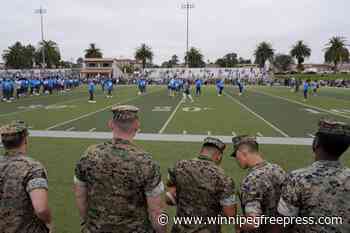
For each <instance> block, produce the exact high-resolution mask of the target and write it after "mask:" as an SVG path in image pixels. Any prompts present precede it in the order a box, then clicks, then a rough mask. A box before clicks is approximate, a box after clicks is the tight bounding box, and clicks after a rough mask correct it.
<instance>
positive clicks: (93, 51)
mask: <svg viewBox="0 0 350 233" xmlns="http://www.w3.org/2000/svg"><path fill="white" fill-rule="evenodd" d="M102 56H103V54H102V52H101V49H99V48H96V44H94V43H91V44H90V45H89V48H88V49H85V58H102Z"/></svg>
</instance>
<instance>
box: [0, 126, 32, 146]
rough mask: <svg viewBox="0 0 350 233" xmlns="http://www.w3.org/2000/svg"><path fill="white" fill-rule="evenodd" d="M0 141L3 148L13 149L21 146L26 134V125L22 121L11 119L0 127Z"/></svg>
mask: <svg viewBox="0 0 350 233" xmlns="http://www.w3.org/2000/svg"><path fill="white" fill-rule="evenodd" d="M0 135H1V142H2V144H3V145H4V148H5V150H13V149H17V148H19V147H21V146H22V144H23V142H24V139H25V137H26V136H28V129H27V125H26V124H25V123H24V122H22V121H13V122H11V123H10V124H8V125H4V126H2V127H1V128H0Z"/></svg>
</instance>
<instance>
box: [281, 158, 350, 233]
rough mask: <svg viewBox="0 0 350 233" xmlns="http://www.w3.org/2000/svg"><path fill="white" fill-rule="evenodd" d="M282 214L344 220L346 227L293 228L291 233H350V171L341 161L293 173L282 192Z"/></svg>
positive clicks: (321, 164)
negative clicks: (340, 218)
mask: <svg viewBox="0 0 350 233" xmlns="http://www.w3.org/2000/svg"><path fill="white" fill-rule="evenodd" d="M278 212H279V213H280V214H282V215H284V216H302V217H315V218H316V219H317V218H318V217H325V216H328V217H342V219H343V224H342V225H317V224H310V225H293V226H292V229H290V230H291V231H290V232H295V233H348V232H350V169H349V168H346V167H343V166H342V165H341V163H340V162H338V161H317V162H314V163H313V164H312V165H311V166H309V167H307V168H303V169H299V170H296V171H293V172H291V173H290V174H289V175H288V176H287V179H286V182H285V184H284V186H283V189H282V195H281V200H280V203H279V206H278ZM316 219H315V220H316Z"/></svg>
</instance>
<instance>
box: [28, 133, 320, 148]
mask: <svg viewBox="0 0 350 233" xmlns="http://www.w3.org/2000/svg"><path fill="white" fill-rule="evenodd" d="M30 136H31V137H44V138H76V139H101V140H108V139H111V138H112V133H111V132H77V131H75V132H68V131H37V130H33V131H30ZM206 137H208V135H190V134H185V135H184V134H137V135H136V138H135V139H136V140H140V141H163V142H203V140H204V139H205V138H206ZM215 137H218V138H220V139H221V140H222V141H223V142H225V143H232V136H215ZM257 140H258V142H259V143H260V144H269V145H299V146H311V145H312V141H313V139H312V138H285V137H258V138H257Z"/></svg>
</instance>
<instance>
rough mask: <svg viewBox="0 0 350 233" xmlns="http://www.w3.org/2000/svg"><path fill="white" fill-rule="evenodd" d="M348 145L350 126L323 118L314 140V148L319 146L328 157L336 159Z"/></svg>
mask: <svg viewBox="0 0 350 233" xmlns="http://www.w3.org/2000/svg"><path fill="white" fill-rule="evenodd" d="M349 146H350V126H349V125H347V124H346V123H343V122H336V121H332V120H326V119H323V120H321V121H320V122H319V130H318V132H317V133H316V138H315V141H314V147H315V148H314V150H315V149H317V147H318V148H321V149H322V151H323V152H324V154H325V155H326V156H327V157H329V158H330V159H338V158H339V157H340V156H341V155H342V154H343V153H344V152H345V151H346V150H347V149H348V148H349Z"/></svg>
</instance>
